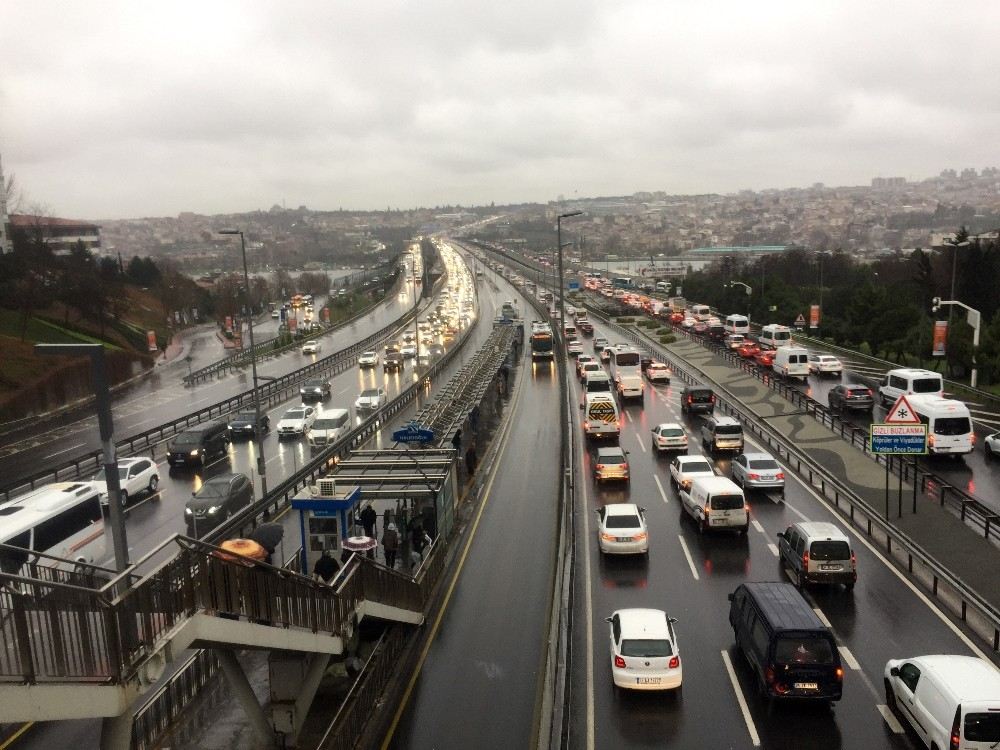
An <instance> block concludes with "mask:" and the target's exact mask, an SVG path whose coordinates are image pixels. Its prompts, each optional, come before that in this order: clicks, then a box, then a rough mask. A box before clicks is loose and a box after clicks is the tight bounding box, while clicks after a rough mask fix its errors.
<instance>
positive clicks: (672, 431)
mask: <svg viewBox="0 0 1000 750" xmlns="http://www.w3.org/2000/svg"><path fill="white" fill-rule="evenodd" d="M653 447H654V448H655V449H656V450H658V451H686V450H687V447H688V436H687V433H685V432H684V428H683V427H681V425H679V424H677V423H676V422H665V423H664V424H658V425H656V427H654V428H653Z"/></svg>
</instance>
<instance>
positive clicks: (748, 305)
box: [725, 281, 753, 323]
mask: <svg viewBox="0 0 1000 750" xmlns="http://www.w3.org/2000/svg"><path fill="white" fill-rule="evenodd" d="M725 286H728V287H734V286H741V287H743V288H744V289H746V290H747V322H748V323H749V322H750V295H751V294H753V289H752V288H751V287H750V285H749V284H744V283H743V282H742V281H730V282H729V283H728V284H725Z"/></svg>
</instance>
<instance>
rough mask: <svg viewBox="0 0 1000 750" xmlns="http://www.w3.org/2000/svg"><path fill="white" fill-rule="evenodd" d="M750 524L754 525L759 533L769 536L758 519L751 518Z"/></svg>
mask: <svg viewBox="0 0 1000 750" xmlns="http://www.w3.org/2000/svg"><path fill="white" fill-rule="evenodd" d="M750 523H752V524H753V527H754V528H755V529H757V531H759V532H760V533H761V534H764V536H767V533H766V532H765V531H764V527H763V526H761V525H760V521H758V520H757V519H756V518H751V519H750Z"/></svg>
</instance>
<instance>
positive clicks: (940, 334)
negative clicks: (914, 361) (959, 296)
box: [931, 320, 948, 357]
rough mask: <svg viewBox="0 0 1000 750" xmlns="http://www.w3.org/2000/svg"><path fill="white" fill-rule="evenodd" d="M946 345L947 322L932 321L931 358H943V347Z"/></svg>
mask: <svg viewBox="0 0 1000 750" xmlns="http://www.w3.org/2000/svg"><path fill="white" fill-rule="evenodd" d="M947 343H948V321H947V320H936V321H934V343H932V344H931V356H932V357H943V356H944V352H945V345H946V344H947Z"/></svg>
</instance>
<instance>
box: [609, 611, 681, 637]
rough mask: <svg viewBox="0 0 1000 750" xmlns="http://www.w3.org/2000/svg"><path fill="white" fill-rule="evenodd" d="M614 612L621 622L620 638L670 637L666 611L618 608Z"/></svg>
mask: <svg viewBox="0 0 1000 750" xmlns="http://www.w3.org/2000/svg"><path fill="white" fill-rule="evenodd" d="M615 614H616V615H618V621H619V623H620V624H621V631H622V638H630V639H632V638H634V639H642V638H667V639H670V628H669V627H667V613H666V612H664V611H663V610H662V609H644V608H635V609H619V610H618V611H617V612H615ZM671 640H672V639H671Z"/></svg>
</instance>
